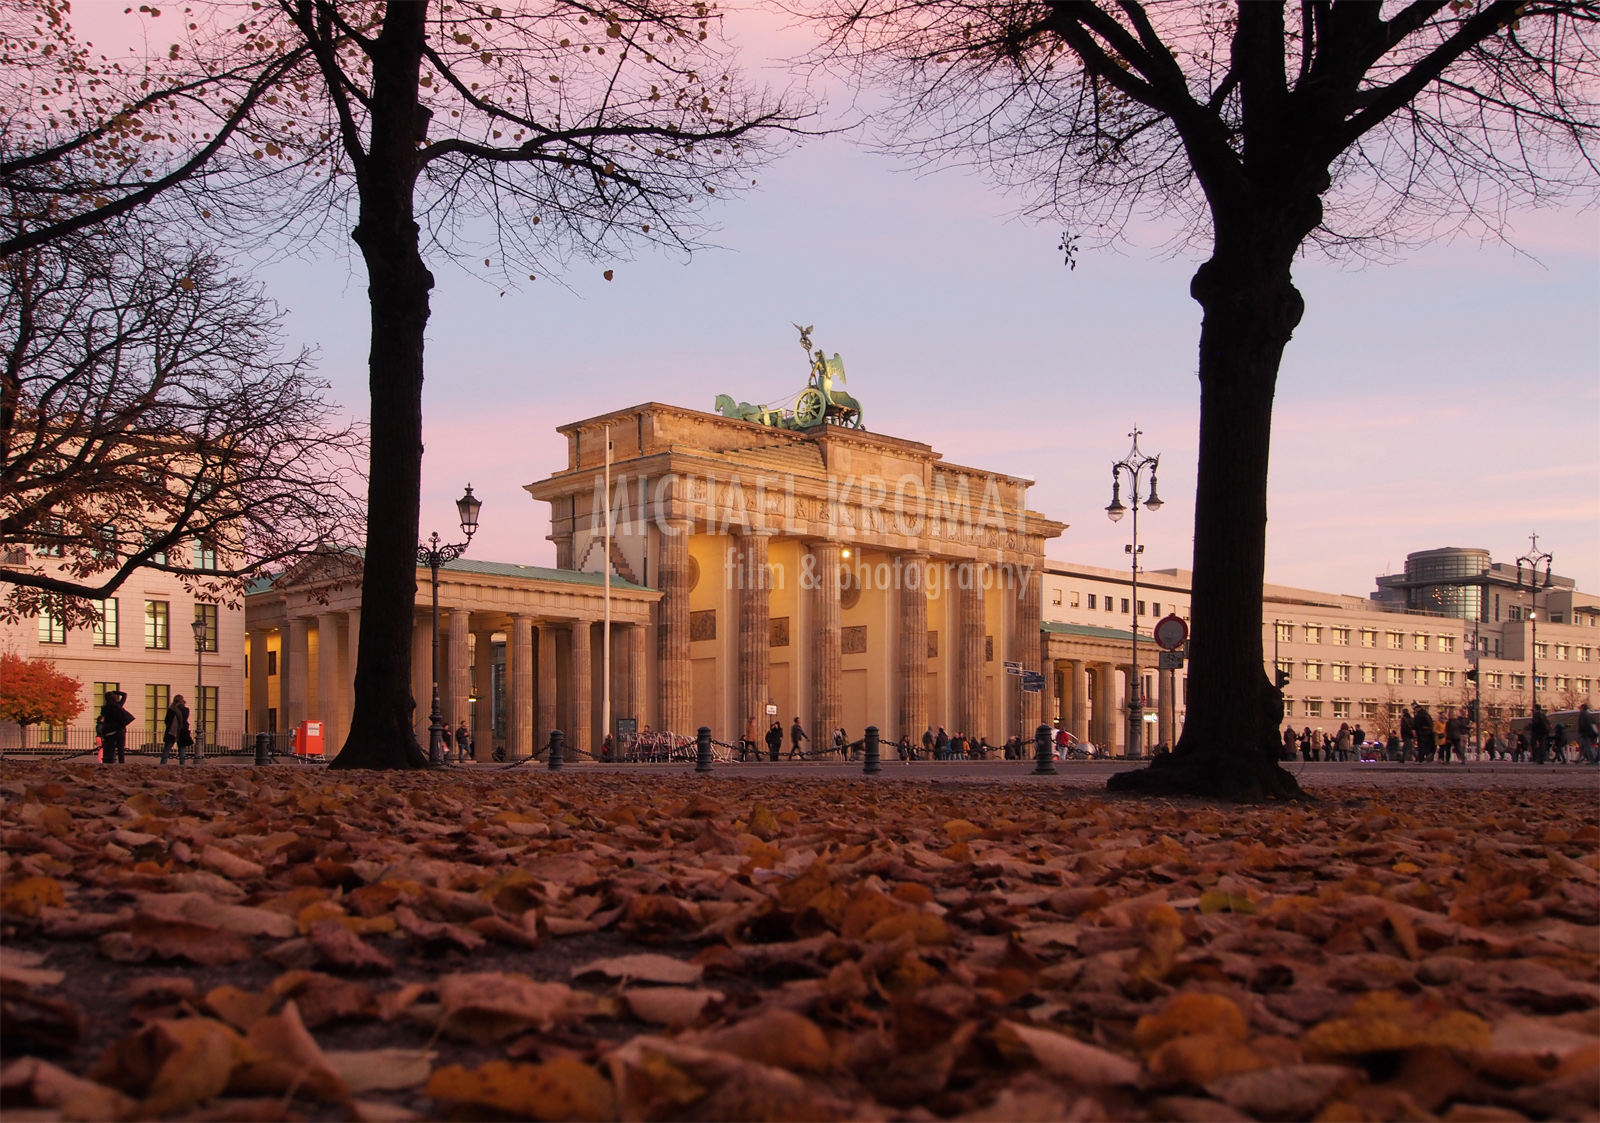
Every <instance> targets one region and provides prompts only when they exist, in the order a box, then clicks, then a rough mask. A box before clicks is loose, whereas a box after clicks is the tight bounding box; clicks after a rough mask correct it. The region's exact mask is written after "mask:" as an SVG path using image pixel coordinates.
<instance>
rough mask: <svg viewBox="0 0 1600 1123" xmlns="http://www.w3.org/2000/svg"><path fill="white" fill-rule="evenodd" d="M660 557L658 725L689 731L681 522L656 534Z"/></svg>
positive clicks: (685, 543) (685, 537)
mask: <svg viewBox="0 0 1600 1123" xmlns="http://www.w3.org/2000/svg"><path fill="white" fill-rule="evenodd" d="M657 541H658V542H659V543H660V544H661V560H660V562H658V563H657V566H656V572H657V574H658V578H657V579H658V580H659V582H660V584H661V592H662V596H661V600H660V601H659V602H658V603H657V604H656V662H657V667H658V670H657V679H658V683H659V687H660V691H661V713H660V719H661V728H662V729H665V730H671V731H672V732H673V733H681V734H684V735H688V734H691V733H693V732H694V730H692V729H690V728H689V722H690V720H691V719H690V717H689V707H690V703H691V699H690V691H691V689H692V684H691V682H690V678H689V531H688V528H687V527H685V526H684V524H683V523H682V522H675V523H672V524H669V525H668V526H667V528H666V529H664V530H662V532H661V533H660V534H659V535H657Z"/></svg>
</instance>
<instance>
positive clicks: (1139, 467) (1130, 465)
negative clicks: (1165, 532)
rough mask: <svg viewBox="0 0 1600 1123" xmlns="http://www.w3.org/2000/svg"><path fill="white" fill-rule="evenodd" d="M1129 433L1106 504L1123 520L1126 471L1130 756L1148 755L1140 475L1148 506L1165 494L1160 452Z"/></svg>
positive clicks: (1137, 431) (1112, 516) (1115, 519)
mask: <svg viewBox="0 0 1600 1123" xmlns="http://www.w3.org/2000/svg"><path fill="white" fill-rule="evenodd" d="M1128 436H1130V437H1132V438H1133V448H1132V449H1131V450H1130V451H1129V453H1128V455H1127V456H1125V457H1123V458H1122V459H1121V460H1118V461H1115V462H1113V463H1112V465H1111V502H1110V503H1108V504H1106V515H1107V516H1108V517H1109V518H1110V519H1111V521H1112V522H1121V521H1122V516H1123V515H1125V514H1127V513H1128V511H1129V510H1130V507H1125V506H1123V504H1122V473H1124V472H1126V473H1127V474H1128V497H1129V499H1130V500H1131V509H1132V511H1133V543H1132V545H1128V546H1124V547H1123V549H1124V550H1126V551H1127V552H1128V554H1129V555H1130V557H1131V558H1132V568H1133V599H1132V600H1130V601H1129V602H1128V611H1129V619H1130V620H1131V621H1132V626H1131V628H1130V629H1129V630H1130V631H1131V632H1132V633H1133V669H1132V671H1131V673H1130V676H1129V683H1128V750H1127V755H1128V756H1142V755H1144V748H1143V741H1144V703H1145V697H1144V676H1143V675H1142V674H1140V673H1139V555H1140V554H1142V553H1144V547H1143V546H1141V545H1139V502H1140V500H1139V475H1140V473H1142V472H1143V471H1144V470H1145V469H1146V468H1148V469H1149V470H1150V494H1149V496H1148V497H1147V498H1146V499H1145V500H1144V505H1145V506H1146V507H1148V508H1149V509H1150V510H1152V511H1159V510H1161V497H1160V496H1159V495H1157V494H1156V468H1157V467H1159V466H1160V464H1161V457H1160V455H1159V454H1157V455H1155V456H1146V455H1144V453H1142V452H1140V451H1139V437H1140V436H1141V431H1140V429H1139V427H1138V426H1134V430H1133V432H1131V433H1129V434H1128Z"/></svg>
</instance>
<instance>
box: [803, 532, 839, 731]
mask: <svg viewBox="0 0 1600 1123" xmlns="http://www.w3.org/2000/svg"><path fill="white" fill-rule="evenodd" d="M810 548H811V556H812V557H814V558H815V559H817V564H816V568H815V569H814V570H813V571H812V572H813V574H814V575H815V577H816V581H815V586H816V587H815V588H814V589H813V590H812V591H811V603H812V606H813V607H812V612H811V619H812V639H813V643H814V645H815V646H814V648H813V651H812V656H811V666H812V668H813V669H812V674H813V676H814V679H813V681H814V682H815V688H814V689H813V691H812V694H813V699H812V704H811V730H810V733H811V743H812V748H813V749H817V748H820V747H822V746H825V745H828V744H829V743H831V741H832V739H833V731H834V730H835V729H837V728H839V725H840V723H841V722H842V721H843V718H842V715H841V710H842V706H841V698H842V695H843V693H844V691H843V686H842V683H841V682H840V677H841V676H842V674H843V673H844V672H843V670H842V665H841V658H840V649H839V611H840V610H839V550H840V546H839V543H837V542H826V541H823V542H813V543H811V547H810Z"/></svg>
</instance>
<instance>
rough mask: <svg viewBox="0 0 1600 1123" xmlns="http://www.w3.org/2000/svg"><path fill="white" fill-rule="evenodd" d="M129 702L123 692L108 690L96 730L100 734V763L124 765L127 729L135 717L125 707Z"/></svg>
mask: <svg viewBox="0 0 1600 1123" xmlns="http://www.w3.org/2000/svg"><path fill="white" fill-rule="evenodd" d="M127 700H128V696H127V694H125V693H124V692H123V691H121V690H108V691H106V697H105V701H104V703H102V704H101V706H100V718H99V720H98V721H97V722H95V730H96V732H98V733H99V734H100V762H101V763H102V764H124V763H126V759H127V758H126V753H127V747H128V746H127V729H128V726H130V725H132V724H133V715H132V714H130V713H129V712H128V710H127V707H125V706H124V705H123V703H124V702H126V701H127Z"/></svg>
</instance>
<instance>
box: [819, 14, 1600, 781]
mask: <svg viewBox="0 0 1600 1123" xmlns="http://www.w3.org/2000/svg"><path fill="white" fill-rule="evenodd" d="M814 14H815V16H816V18H817V19H818V20H819V21H820V22H821V23H822V25H823V26H824V27H825V28H826V33H827V40H826V44H825V46H824V48H823V49H822V51H821V53H820V56H819V57H820V61H821V62H823V63H824V64H826V65H830V66H833V67H836V68H839V69H843V70H845V71H847V72H848V73H850V74H851V75H853V76H854V77H855V78H856V79H857V80H858V81H860V82H862V83H863V84H864V85H882V86H885V87H887V89H888V90H889V91H890V93H891V95H892V98H893V106H892V108H891V109H890V111H888V112H886V113H878V114H877V115H876V120H877V121H879V122H882V123H883V129H882V132H881V134H880V135H881V137H882V138H883V145H884V147H886V148H887V149H889V150H890V151H893V152H897V153H899V154H901V155H904V156H907V157H910V158H912V159H915V160H919V161H922V162H924V163H946V162H955V163H966V164H969V165H975V166H979V167H981V168H983V169H984V170H986V171H987V172H988V173H989V174H990V175H991V176H993V178H994V179H995V180H996V181H997V182H998V183H999V184H1000V185H1001V186H1002V187H1004V188H1008V189H1012V190H1016V191H1019V192H1022V193H1023V194H1024V195H1025V197H1026V199H1027V203H1026V205H1027V207H1028V209H1029V210H1030V211H1031V213H1032V214H1034V215H1036V216H1039V217H1050V218H1056V217H1060V218H1062V219H1064V220H1065V221H1067V222H1068V223H1069V224H1071V227H1072V229H1073V230H1074V231H1076V232H1078V233H1081V234H1084V235H1086V236H1088V237H1090V238H1095V237H1099V238H1105V239H1111V238H1115V237H1116V236H1118V235H1119V234H1120V233H1121V232H1122V231H1123V230H1124V229H1125V227H1126V225H1127V223H1128V222H1129V221H1130V219H1132V218H1133V217H1134V216H1136V215H1138V214H1141V213H1150V212H1155V213H1159V214H1160V215H1162V216H1164V217H1165V218H1166V219H1168V220H1174V219H1175V220H1177V221H1179V222H1181V223H1182V224H1183V235H1182V236H1183V237H1184V238H1186V239H1187V240H1188V241H1189V242H1190V243H1192V244H1193V245H1196V246H1202V247H1204V248H1205V249H1206V250H1208V251H1209V256H1208V258H1207V260H1206V261H1205V262H1204V263H1203V264H1201V265H1200V267H1199V268H1198V270H1197V271H1196V272H1195V274H1194V279H1193V281H1192V282H1191V285H1190V293H1191V294H1192V295H1193V297H1194V298H1195V300H1197V301H1198V302H1199V303H1200V305H1201V307H1202V308H1203V309H1204V319H1203V322H1202V326H1201V331H1200V355H1199V364H1198V375H1199V380H1200V454H1199V466H1198V476H1197V491H1196V497H1195V537H1194V599H1193V616H1194V641H1193V644H1192V648H1191V650H1192V655H1193V661H1192V664H1191V669H1190V671H1189V681H1190V686H1191V688H1192V693H1191V695H1190V702H1189V709H1188V714H1187V721H1186V724H1185V727H1184V731H1183V735H1182V737H1181V738H1180V740H1179V743H1178V745H1177V747H1176V749H1175V751H1174V752H1173V754H1172V755H1171V757H1170V758H1164V759H1163V760H1162V762H1161V765H1160V766H1159V767H1156V768H1152V769H1147V770H1144V771H1142V772H1136V773H1123V774H1121V775H1119V776H1117V777H1116V778H1114V779H1113V780H1112V782H1111V786H1112V787H1114V788H1125V789H1136V790H1144V791H1172V792H1193V793H1208V794H1220V795H1240V796H1260V795H1292V794H1295V793H1297V792H1298V791H1299V788H1298V785H1296V783H1295V782H1294V780H1293V778H1292V777H1291V776H1289V774H1288V773H1287V772H1285V771H1283V770H1282V769H1280V768H1278V767H1277V765H1276V764H1275V763H1273V757H1274V755H1275V753H1274V743H1273V740H1272V735H1273V733H1274V731H1275V728H1276V726H1277V725H1278V724H1279V720H1280V719H1281V714H1282V701H1281V696H1280V695H1279V694H1278V692H1277V690H1276V689H1275V688H1274V687H1273V686H1272V685H1271V684H1270V683H1269V682H1268V681H1267V680H1266V676H1265V674H1264V673H1263V670H1262V666H1263V664H1262V641H1261V604H1262V600H1261V586H1262V577H1263V569H1264V551H1265V543H1266V520H1267V460H1268V447H1269V444H1270V438H1271V431H1272V399H1273V393H1274V390H1275V387H1276V384H1277V373H1278V365H1279V362H1280V360H1281V358H1282V355H1283V349H1284V347H1285V345H1286V344H1287V343H1288V342H1289V339H1290V336H1291V335H1292V334H1293V332H1294V329H1295V327H1296V326H1297V325H1298V324H1299V322H1300V317H1301V314H1302V313H1303V311H1304V302H1303V300H1302V298H1301V296H1300V293H1299V292H1298V291H1297V290H1296V288H1295V286H1294V282H1293V279H1292V275H1291V272H1292V266H1293V264H1294V260H1295V258H1296V256H1297V255H1299V254H1301V253H1303V252H1305V251H1306V250H1308V249H1318V250H1322V251H1326V252H1329V253H1333V254H1350V253H1355V254H1371V255H1376V256H1380V257H1381V256H1384V255H1387V254H1391V253H1394V252H1396V251H1397V250H1399V249H1401V248H1403V247H1404V246H1406V245H1409V244H1413V243H1417V242H1420V241H1425V240H1428V239H1431V238H1434V237H1438V236H1441V235H1444V234H1448V233H1451V232H1454V231H1457V230H1461V229H1475V230H1477V231H1479V232H1482V233H1486V234H1489V235H1495V234H1498V233H1500V232H1501V231H1502V230H1503V228H1504V223H1505V220H1506V218H1507V216H1508V214H1509V213H1510V211H1511V209H1512V208H1514V207H1518V206H1524V205H1528V204H1542V203H1554V202H1557V201H1563V200H1572V199H1592V198H1593V196H1594V191H1595V187H1596V182H1597V176H1596V164H1595V159H1594V156H1595V151H1594V145H1595V138H1596V126H1597V114H1596V101H1595V99H1596V93H1597V91H1600V81H1597V79H1600V73H1597V69H1600V68H1597V66H1596V61H1597V59H1596V51H1595V46H1596V42H1595V37H1596V31H1595V21H1596V19H1597V18H1600V6H1597V5H1595V4H1593V3H1581V2H1563V0H1548V2H1537V0H1536V2H1529V3H1522V2H1517V0H1502V2H1481V3H1480V2H1477V0H1454V2H1445V0H1436V2H1434V0H1430V2H1421V0H1419V2H1414V3H1403V4H1387V5H1383V4H1378V3H1372V2H1362V0H1304V2H1303V3H1301V4H1299V5H1297V6H1293V7H1290V6H1286V5H1284V4H1282V3H1266V2H1250V3H1244V2H1239V3H1233V4H1227V3H1206V4H1199V3H1192V2H1189V0H1174V2H1159V3H1146V4H1140V3H1136V2H1134V0H1100V2H1086V0H1080V2H1066V0H1057V2H1047V0H1017V2H995V3H987V2H971V0H967V2H963V0H926V2H917V0H817V7H816V8H815V9H814ZM1065 244H1066V246H1067V247H1069V251H1068V252H1069V255H1070V252H1071V248H1072V247H1073V246H1074V245H1075V243H1074V240H1073V238H1071V237H1069V239H1068V240H1067V241H1066V243H1065Z"/></svg>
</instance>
